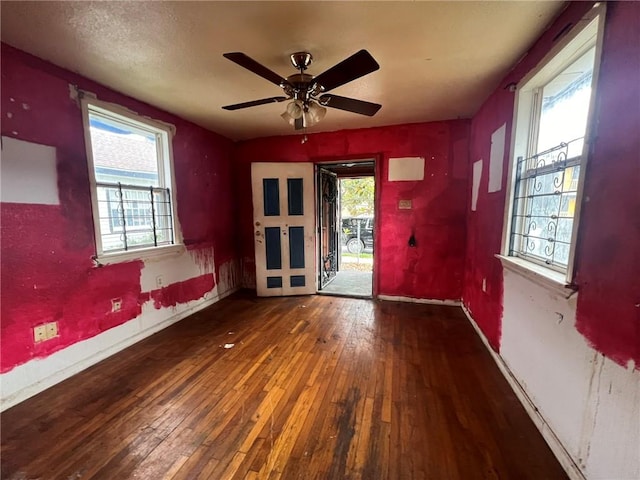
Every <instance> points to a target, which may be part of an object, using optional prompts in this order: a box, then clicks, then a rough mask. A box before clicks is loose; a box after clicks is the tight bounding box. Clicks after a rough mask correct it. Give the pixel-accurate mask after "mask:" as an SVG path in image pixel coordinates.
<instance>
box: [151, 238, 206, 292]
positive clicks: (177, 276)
mask: <svg viewBox="0 0 640 480" xmlns="http://www.w3.org/2000/svg"><path fill="white" fill-rule="evenodd" d="M207 250H208V251H207V252H206V255H203V256H202V257H203V258H204V260H202V259H201V258H200V256H199V255H198V256H197V255H193V254H192V252H188V251H186V250H182V251H181V252H180V253H178V254H172V255H162V256H158V257H150V258H147V259H145V260H144V268H143V269H142V275H141V277H140V287H141V289H142V291H143V292H150V291H152V290H158V289H160V288H163V287H167V286H169V285H171V284H173V283H178V282H184V281H185V280H190V279H192V278H196V277H199V276H201V275H203V274H206V273H215V268H214V262H213V249H212V248H210V249H207ZM209 250H210V251H209Z"/></svg>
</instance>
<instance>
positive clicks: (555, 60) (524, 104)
mask: <svg viewBox="0 0 640 480" xmlns="http://www.w3.org/2000/svg"><path fill="white" fill-rule="evenodd" d="M596 19H597V21H598V23H597V32H596V37H595V48H596V50H595V59H594V70H593V81H592V87H591V88H592V94H591V99H590V105H589V113H588V119H587V127H586V131H585V136H584V145H583V150H582V159H581V161H580V177H579V180H578V189H577V192H576V207H575V213H574V217H573V218H574V220H573V230H572V233H571V245H570V249H569V260H568V263H567V268H566V271H559V270H558V269H556V268H553V267H550V266H546V265H541V264H540V263H537V262H534V261H530V260H527V259H526V258H522V257H516V256H511V255H510V242H511V227H512V218H513V209H514V196H515V183H516V182H515V177H516V173H517V172H516V170H517V169H516V164H517V159H518V157H523V158H527V157H528V156H529V153H530V148H529V145H530V142H531V141H532V138H535V137H536V135H533V132H532V130H533V129H534V128H535V129H537V125H536V126H532V125H531V122H532V120H533V119H534V118H535V116H534V115H533V110H534V109H535V108H537V105H536V101H535V99H536V95H535V92H536V91H537V90H538V89H539V88H541V87H542V86H544V85H545V84H546V83H548V82H549V81H551V80H552V79H553V78H554V77H555V76H556V75H558V74H559V73H560V72H561V71H562V70H564V69H565V68H566V67H567V66H569V65H570V64H571V63H572V62H573V61H575V60H576V59H577V58H579V57H580V56H581V55H582V54H584V53H585V52H586V51H587V50H588V49H590V48H592V47H593V45H594V43H593V42H592V41H591V40H590V39H591V38H592V33H591V32H589V30H587V27H588V26H589V25H590V24H591V23H592V22H593V21H594V20H596ZM604 24H605V5H604V3H599V4H596V5H595V6H594V7H593V8H592V9H591V10H590V11H589V12H587V14H586V15H585V16H584V17H583V18H582V19H581V20H580V21H579V22H578V23H577V24H576V25H575V26H574V27H573V28H572V29H571V30H570V31H569V32H568V33H567V34H566V35H565V36H564V37H562V38H561V39H559V41H558V43H557V44H556V45H555V46H554V47H553V48H552V49H551V50H550V51H549V53H547V55H545V57H544V58H543V59H542V60H541V61H540V62H539V63H538V65H537V66H536V67H535V68H534V69H533V70H532V71H531V72H529V74H527V75H526V76H525V77H524V78H523V79H522V81H521V82H519V86H518V89H517V91H516V96H515V100H514V102H515V103H514V115H513V125H512V134H511V148H510V157H509V166H508V168H509V171H508V175H507V203H506V205H505V211H504V221H503V225H504V229H503V232H502V245H501V250H500V252H501V253H500V254H499V255H497V257H498V258H499V259H500V260H501V262H502V264H503V266H504V267H505V268H508V269H509V270H511V271H514V272H516V273H519V274H521V275H524V276H525V277H527V278H529V279H531V280H533V281H536V282H537V283H539V284H541V285H542V286H543V287H547V288H549V289H551V290H555V291H556V292H558V293H561V294H562V295H563V296H565V297H568V296H570V295H571V294H572V293H573V292H574V290H575V287H574V285H573V279H574V273H575V253H576V252H575V251H576V243H577V238H578V232H579V228H580V213H581V206H582V197H583V190H584V179H585V174H586V171H587V162H588V157H589V155H588V154H589V151H590V149H591V143H592V138H591V137H592V129H593V114H594V105H595V97H596V92H597V82H598V73H599V70H600V57H601V51H602V39H603V31H604Z"/></svg>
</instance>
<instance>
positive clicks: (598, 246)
mask: <svg viewBox="0 0 640 480" xmlns="http://www.w3.org/2000/svg"><path fill="white" fill-rule="evenodd" d="M591 6H592V3H590V2H576V3H570V4H569V6H568V7H567V9H565V10H564V11H563V12H562V13H561V15H560V16H559V17H558V19H557V20H556V21H555V22H554V23H553V24H552V25H551V26H550V27H549V29H548V30H547V31H546V32H545V33H544V34H543V35H542V36H541V38H540V39H539V40H538V41H537V42H536V43H535V45H534V46H533V47H532V48H531V50H530V51H529V52H528V53H527V55H526V56H525V57H524V58H523V59H522V60H521V61H520V63H518V64H517V65H516V66H515V68H514V69H513V70H512V71H511V72H510V73H509V74H508V75H507V77H506V78H505V79H504V80H503V81H502V82H501V84H500V86H499V87H498V88H497V89H496V91H495V92H494V93H493V94H492V95H491V96H490V97H489V98H488V99H487V101H486V102H485V103H484V105H483V106H482V107H481V109H480V110H479V111H478V113H477V114H476V115H475V116H474V118H473V120H472V123H471V143H470V162H474V161H476V160H478V159H481V158H482V159H488V158H489V153H490V147H491V145H490V142H491V134H492V132H494V131H495V130H496V129H497V128H499V127H500V126H501V125H502V124H503V123H506V131H507V138H506V145H507V146H509V145H510V143H511V140H510V133H511V128H512V118H513V107H514V98H515V97H514V94H513V93H511V92H509V90H508V89H507V88H505V87H507V86H508V85H509V84H511V83H517V82H519V81H520V80H521V79H522V78H523V77H524V76H525V75H526V74H527V73H528V72H529V71H530V70H531V69H532V68H534V67H535V65H536V64H537V63H538V62H539V61H540V60H541V59H542V58H543V57H544V55H545V54H547V52H549V50H550V49H551V48H552V46H553V44H554V38H555V37H556V36H560V32H561V31H563V30H564V29H565V27H566V26H567V25H569V24H573V25H575V24H576V23H577V22H578V20H580V19H581V18H582V16H583V15H584V14H585V13H586V12H587V11H588V10H589V9H590V8H591ZM639 19H640V4H638V3H635V2H619V3H618V2H611V3H609V4H608V5H607V15H606V22H605V38H604V45H603V51H602V62H601V70H600V79H599V83H598V90H597V97H596V98H597V108H596V117H595V121H596V131H595V137H594V138H595V141H594V145H593V149H592V153H591V155H590V158H589V164H588V167H587V174H586V184H585V191H584V199H585V200H584V203H583V211H582V216H581V226H580V232H579V240H578V245H577V259H576V272H577V274H576V284H577V286H578V292H579V293H578V305H577V325H576V327H577V329H578V330H579V331H580V332H581V333H582V334H583V335H584V336H585V338H586V339H587V341H588V342H589V343H590V344H591V345H592V346H593V347H594V348H595V349H596V350H598V351H599V352H601V353H603V354H605V355H606V356H608V357H609V358H611V359H612V360H614V361H616V362H618V363H620V364H625V363H626V362H628V361H629V360H633V361H634V362H635V365H636V368H637V367H638V366H639V365H640V313H639V312H640V309H638V307H637V305H638V304H640V297H639V295H640V283H639V277H638V273H637V272H638V271H640V258H639V256H638V246H639V244H638V239H639V238H640V225H639V224H638V222H637V221H636V219H637V216H638V214H637V212H638V211H640V200H639V195H638V188H637V185H638V183H639V182H640V153H638V152H640V144H639V135H638V132H639V131H640V65H639V62H640V36H639V32H638V29H637V25H638V22H639ZM633 106H635V108H634V107H633ZM507 150H508V149H507ZM507 161H508V151H505V158H504V162H505V163H504V168H503V182H502V184H503V185H506V175H507V171H508V169H507ZM487 177H488V162H486V161H485V162H484V171H483V175H482V181H481V183H480V195H479V198H478V207H477V211H476V212H471V211H470V210H469V217H468V241H467V251H466V270H465V282H464V293H463V302H464V304H465V306H466V307H467V308H468V309H469V311H470V312H471V314H472V316H473V318H474V320H475V321H476V322H477V323H478V325H479V327H480V328H481V329H482V331H483V333H484V334H485V336H486V337H487V339H488V340H489V342H490V344H491V346H492V347H493V348H494V349H495V350H496V351H499V349H500V332H501V321H502V301H503V299H502V295H503V285H502V267H501V265H500V262H499V260H497V259H496V258H495V256H494V255H495V254H497V253H499V252H500V243H501V233H502V223H503V215H504V208H505V189H504V188H503V189H502V190H501V191H500V192H496V193H487ZM469 188H470V187H469ZM483 280H485V281H486V290H487V291H486V292H484V291H483V290H482V283H483Z"/></svg>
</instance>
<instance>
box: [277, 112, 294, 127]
mask: <svg viewBox="0 0 640 480" xmlns="http://www.w3.org/2000/svg"><path fill="white" fill-rule="evenodd" d="M280 116H281V117H282V119H283V120H284V121H285V122H287V123H288V124H289V125H292V126H293V125H294V124H295V121H296V119H295V118H293V117H292V116H291V115H289V112H287V111H286V110H285V111H284V113H283V114H282V115H280Z"/></svg>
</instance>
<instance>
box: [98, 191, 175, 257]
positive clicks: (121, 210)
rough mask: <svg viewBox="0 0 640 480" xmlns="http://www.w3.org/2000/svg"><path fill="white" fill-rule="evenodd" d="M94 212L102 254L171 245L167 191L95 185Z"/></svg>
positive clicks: (169, 208)
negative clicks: (98, 224) (99, 232)
mask: <svg viewBox="0 0 640 480" xmlns="http://www.w3.org/2000/svg"><path fill="white" fill-rule="evenodd" d="M96 187H97V194H98V211H99V215H100V216H99V222H100V231H101V240H102V250H103V251H104V252H105V253H113V252H126V251H130V250H134V249H140V248H149V247H158V246H162V245H173V244H174V243H175V238H174V231H173V218H172V208H171V192H170V190H169V189H168V188H162V187H154V186H141V185H127V184H123V183H120V182H118V183H108V182H97V183H96Z"/></svg>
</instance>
